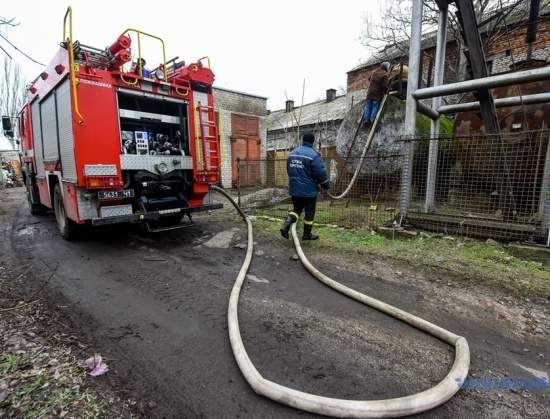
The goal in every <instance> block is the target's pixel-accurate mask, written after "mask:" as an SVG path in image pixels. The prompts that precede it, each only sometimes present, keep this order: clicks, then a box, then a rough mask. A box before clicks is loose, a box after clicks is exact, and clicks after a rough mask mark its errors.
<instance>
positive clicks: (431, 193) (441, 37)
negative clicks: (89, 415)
mask: <svg viewBox="0 0 550 419" xmlns="http://www.w3.org/2000/svg"><path fill="white" fill-rule="evenodd" d="M447 21H448V10H447V8H445V9H444V10H440V11H439V18H438V26H437V40H436V50H435V70H434V86H440V85H442V84H443V79H444V75H445V49H446V48H445V47H446V43H447ZM440 106H441V96H436V97H434V98H433V99H432V109H439V107H440ZM439 118H440V116H438V117H437V118H436V119H432V124H431V131H430V134H431V138H432V139H431V140H430V150H429V152H428V175H427V179H426V201H425V203H424V211H425V212H429V211H431V210H432V209H433V207H434V200H435V182H436V175H437V156H438V151H439V150H438V149H439V142H438V141H437V137H438V136H439V128H440V121H439Z"/></svg>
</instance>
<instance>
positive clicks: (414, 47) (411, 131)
mask: <svg viewBox="0 0 550 419" xmlns="http://www.w3.org/2000/svg"><path fill="white" fill-rule="evenodd" d="M423 6H424V5H423V0H413V2H412V20H411V40H410V45H409V76H408V78H407V79H408V82H407V106H406V109H405V128H404V134H405V136H409V137H412V136H414V135H416V108H417V106H416V100H415V98H414V93H415V92H416V90H417V89H418V76H419V74H420V51H421V49H422V45H421V42H422V8H423ZM404 152H405V153H404V154H405V156H404V159H405V160H404V162H403V163H404V164H403V169H402V175H401V195H400V199H399V212H400V215H401V221H402V220H403V218H404V216H405V215H406V213H407V211H408V209H409V204H410V201H411V185H412V166H413V165H412V163H413V153H414V144H413V143H412V142H411V141H407V142H406V143H405V144H404Z"/></svg>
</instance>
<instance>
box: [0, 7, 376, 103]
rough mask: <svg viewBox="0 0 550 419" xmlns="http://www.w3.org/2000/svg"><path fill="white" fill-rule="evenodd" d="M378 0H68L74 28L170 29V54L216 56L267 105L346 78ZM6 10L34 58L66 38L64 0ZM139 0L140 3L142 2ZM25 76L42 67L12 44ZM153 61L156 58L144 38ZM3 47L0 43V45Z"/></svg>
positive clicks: (223, 81) (102, 31) (43, 58)
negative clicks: (264, 98) (366, 17)
mask: <svg viewBox="0 0 550 419" xmlns="http://www.w3.org/2000/svg"><path fill="white" fill-rule="evenodd" d="M379 1H381V0H363V1H358V0H345V1H342V2H340V3H335V2H324V1H313V0H293V1H287V0H279V1H271V2H266V1H252V0H251V1H246V0H239V1H236V0H234V1H230V0H227V1H214V0H211V1H204V0H203V1H195V2H192V1H174V2H171V1H164V2H163V1H147V2H141V1H132V2H121V1H116V0H111V1H103V0H96V1H81V0H74V1H72V7H73V30H74V38H76V39H78V40H80V41H81V42H82V43H84V44H87V45H92V46H96V47H99V48H104V47H105V46H107V45H108V44H110V43H111V42H113V41H114V40H115V39H116V37H117V35H118V34H120V33H121V32H122V31H123V30H124V29H126V28H128V27H134V28H139V29H141V30H143V31H146V32H150V33H153V34H156V35H158V36H160V37H161V38H163V39H164V41H165V43H166V48H167V55H168V56H169V57H173V56H176V55H178V56H179V57H180V58H181V59H185V60H186V61H187V62H189V61H192V60H195V59H197V58H199V57H202V56H204V55H208V56H210V58H211V59H212V69H213V71H214V73H215V74H216V85H218V86H220V87H226V88H229V89H235V90H242V91H245V92H249V93H254V94H258V95H261V96H267V97H268V98H269V102H268V108H270V109H272V110H274V109H278V108H281V107H283V106H284V101H285V90H286V92H287V94H288V96H289V98H291V99H294V100H295V102H296V103H297V104H299V103H300V101H301V92H302V82H303V80H304V78H305V79H306V88H305V101H306V103H307V102H308V101H312V100H316V99H319V98H322V97H323V96H324V95H325V90H326V89H328V88H331V87H333V88H335V89H339V88H340V87H345V86H346V71H348V70H350V69H351V68H352V67H354V66H355V65H356V64H358V63H359V62H360V61H363V60H364V59H365V58H366V56H367V55H368V53H367V51H366V49H365V48H364V47H363V46H362V45H361V44H360V43H359V40H358V38H359V36H360V34H361V30H362V25H363V16H364V15H365V14H366V13H371V14H372V13H376V11H377V10H378V2H379ZM2 3H3V4H2V8H1V9H0V16H2V17H5V18H7V17H15V18H16V19H17V21H18V22H19V23H20V25H19V26H17V27H15V28H11V29H8V30H7V32H6V30H4V31H3V32H4V34H5V35H7V36H8V37H9V39H10V40H11V41H12V42H14V43H15V44H16V45H17V46H18V47H19V48H21V49H22V50H23V51H25V52H26V53H27V54H29V55H31V56H32V57H33V58H35V59H36V60H38V61H40V62H43V63H48V62H49V61H50V60H51V58H52V57H53V55H54V54H55V52H56V51H57V49H58V45H59V42H60V41H61V38H62V19H63V15H64V13H65V9H66V7H67V3H65V2H64V1H58V0H48V1H31V0H14V1H7V0H4V1H3V2H2ZM140 4H143V6H142V7H140V6H139V5H140ZM0 45H2V46H3V47H5V48H6V49H7V50H8V51H9V52H10V53H12V52H13V54H12V56H13V57H14V59H15V60H16V61H17V62H18V63H20V64H21V66H22V68H23V72H24V74H25V77H26V78H27V79H29V80H30V79H33V78H34V77H36V75H37V74H38V73H39V72H40V70H41V69H42V67H41V66H39V65H36V64H34V63H32V62H30V61H29V60H27V59H26V58H24V57H23V56H21V55H20V54H18V53H17V52H15V51H13V50H12V49H11V48H10V47H9V46H7V45H6V43H5V41H3V40H1V39H0ZM144 49H145V51H144V55H146V56H147V57H148V58H149V60H148V64H153V63H155V64H156V62H155V61H156V60H159V58H157V57H158V55H157V51H158V49H157V48H155V45H153V44H147V45H145V46H144ZM1 53H2V52H1V51H0V54H1Z"/></svg>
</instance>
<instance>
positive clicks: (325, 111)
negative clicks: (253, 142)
mask: <svg viewBox="0 0 550 419" xmlns="http://www.w3.org/2000/svg"><path fill="white" fill-rule="evenodd" d="M300 109H301V115H300ZM345 113H346V96H345V95H342V96H337V97H336V98H335V99H334V100H332V101H330V102H327V101H326V100H319V101H317V102H312V103H307V104H305V105H303V106H301V107H300V106H298V107H297V108H294V112H285V110H284V109H280V110H277V111H273V112H271V114H269V115H268V116H267V118H266V122H267V130H268V131H275V130H279V129H283V128H285V129H288V128H292V127H295V126H297V124H296V119H298V118H300V121H299V122H300V126H305V125H315V124H317V123H321V122H328V121H334V120H339V119H342V118H343V117H344V115H345Z"/></svg>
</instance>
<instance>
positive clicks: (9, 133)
mask: <svg viewBox="0 0 550 419" xmlns="http://www.w3.org/2000/svg"><path fill="white" fill-rule="evenodd" d="M2 131H4V135H5V136H6V137H8V138H13V126H12V124H11V118H10V117H9V116H2Z"/></svg>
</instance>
